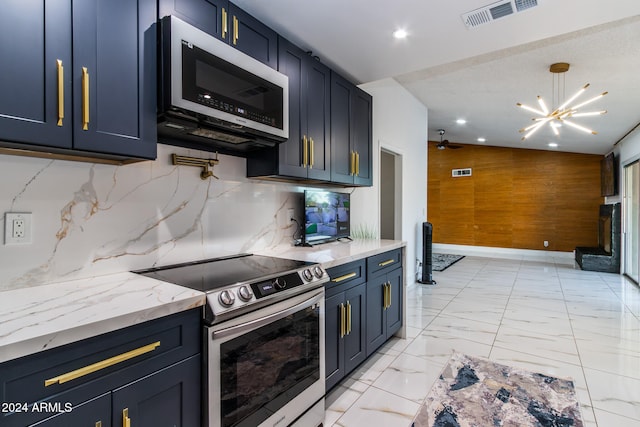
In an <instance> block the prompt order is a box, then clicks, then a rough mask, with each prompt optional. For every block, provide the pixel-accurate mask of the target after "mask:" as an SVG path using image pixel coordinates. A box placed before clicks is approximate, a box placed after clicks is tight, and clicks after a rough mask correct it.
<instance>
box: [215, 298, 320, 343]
mask: <svg viewBox="0 0 640 427" xmlns="http://www.w3.org/2000/svg"><path fill="white" fill-rule="evenodd" d="M323 290H324V289H323ZM322 300H324V292H320V293H318V294H316V295H314V296H313V297H311V298H309V299H307V300H305V301H303V302H301V303H299V304H296V305H294V306H293V307H289V308H286V309H284V310H282V311H278V312H277V313H273V314H270V315H268V316H265V317H261V318H259V319H256V320H252V321H249V322H246V323H242V324H241V325H238V326H232V327H230V328H225V329H221V330H219V331H215V332H213V333H212V334H211V337H212V338H213V339H219V338H225V337H228V336H231V335H236V334H243V333H245V332H249V331H252V330H254V329H258V328H259V327H261V326H264V325H268V324H269V323H271V322H274V321H276V320H280V319H282V318H284V317H287V316H289V315H290V314H293V313H295V312H297V311H300V310H301V309H303V308H307V307H311V306H313V305H315V304H317V303H319V302H320V301H322Z"/></svg>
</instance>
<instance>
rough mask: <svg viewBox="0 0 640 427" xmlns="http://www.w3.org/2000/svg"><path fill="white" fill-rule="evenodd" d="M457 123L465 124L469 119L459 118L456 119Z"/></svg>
mask: <svg viewBox="0 0 640 427" xmlns="http://www.w3.org/2000/svg"><path fill="white" fill-rule="evenodd" d="M456 123H457V124H459V125H463V124H465V123H467V121H466V120H465V119H458V120H456Z"/></svg>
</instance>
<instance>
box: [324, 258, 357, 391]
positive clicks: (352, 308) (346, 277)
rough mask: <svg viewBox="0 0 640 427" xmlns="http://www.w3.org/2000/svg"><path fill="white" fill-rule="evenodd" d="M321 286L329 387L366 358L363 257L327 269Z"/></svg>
mask: <svg viewBox="0 0 640 427" xmlns="http://www.w3.org/2000/svg"><path fill="white" fill-rule="evenodd" d="M327 273H328V274H329V277H331V281H330V282H329V284H327V285H325V288H326V294H325V387H326V389H327V390H330V389H331V388H332V387H334V386H335V385H336V384H337V383H338V382H339V381H340V380H341V379H342V378H344V377H345V376H346V375H348V374H349V373H350V372H351V371H353V370H354V369H355V368H356V367H357V366H358V365H359V364H360V363H362V362H363V361H364V360H365V359H366V357H367V354H366V335H365V333H366V324H365V321H366V317H365V315H366V307H367V303H366V293H367V286H366V283H365V280H366V270H365V262H364V260H359V261H353V262H350V263H348V264H344V265H341V266H338V267H332V268H330V269H328V270H327Z"/></svg>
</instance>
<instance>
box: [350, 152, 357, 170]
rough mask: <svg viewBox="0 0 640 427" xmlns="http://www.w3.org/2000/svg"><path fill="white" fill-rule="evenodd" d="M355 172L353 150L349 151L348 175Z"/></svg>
mask: <svg viewBox="0 0 640 427" xmlns="http://www.w3.org/2000/svg"><path fill="white" fill-rule="evenodd" d="M355 173H356V156H355V152H354V151H350V152H349V175H354V174H355Z"/></svg>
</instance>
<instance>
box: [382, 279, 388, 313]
mask: <svg viewBox="0 0 640 427" xmlns="http://www.w3.org/2000/svg"><path fill="white" fill-rule="evenodd" d="M382 308H383V309H384V310H386V309H387V284H386V283H383V284H382Z"/></svg>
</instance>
